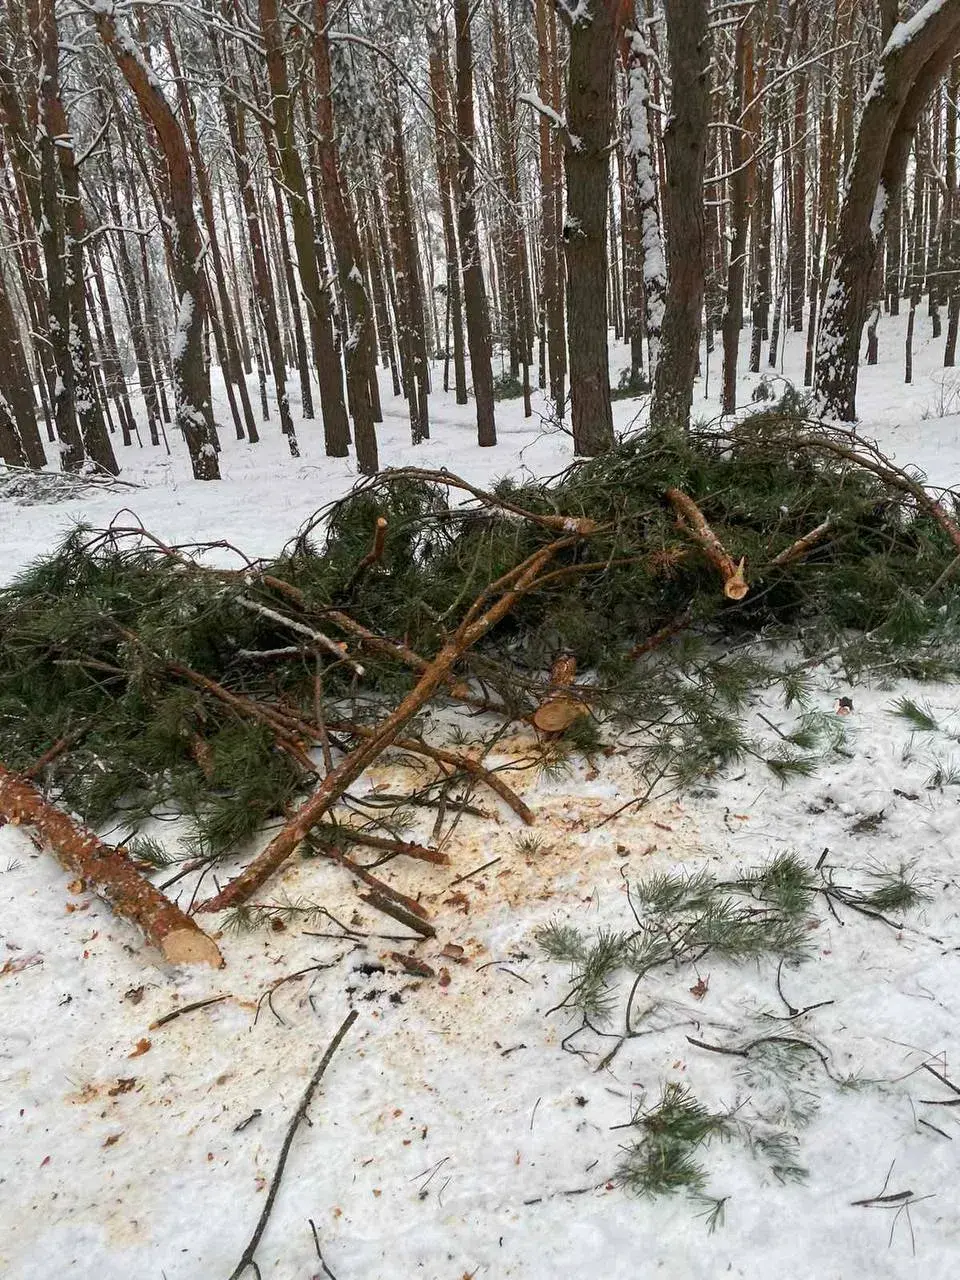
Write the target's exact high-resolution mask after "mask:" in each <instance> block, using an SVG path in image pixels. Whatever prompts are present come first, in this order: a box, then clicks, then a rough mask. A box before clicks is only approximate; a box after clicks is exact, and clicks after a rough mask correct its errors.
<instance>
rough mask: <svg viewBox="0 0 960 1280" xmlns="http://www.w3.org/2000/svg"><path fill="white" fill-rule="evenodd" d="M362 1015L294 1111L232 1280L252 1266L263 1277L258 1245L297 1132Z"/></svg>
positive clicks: (352, 1015) (332, 1048)
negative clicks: (268, 1185) (250, 1234)
mask: <svg viewBox="0 0 960 1280" xmlns="http://www.w3.org/2000/svg"><path fill="white" fill-rule="evenodd" d="M358 1016H359V1015H358V1014H357V1011H356V1009H351V1010H350V1012H349V1013H348V1014H347V1016H346V1017H345V1018H344V1020H343V1022H342V1023H341V1024H340V1028H339V1030H338V1031H337V1034H336V1035H335V1036H334V1037H333V1039H332V1040H331V1041H330V1044H329V1046H328V1048H327V1051H326V1053H325V1054H324V1055H323V1057H322V1058H321V1059H320V1064H319V1066H318V1067H317V1069H316V1071H315V1072H314V1073H313V1075H312V1076H311V1078H310V1083H309V1084H308V1085H307V1087H306V1090H305V1092H304V1095H303V1097H302V1098H301V1100H300V1105H299V1107H297V1109H296V1111H295V1112H294V1115H293V1119H292V1120H291V1121H290V1125H289V1127H288V1129H287V1134H286V1137H285V1138H284V1140H283V1146H282V1147H281V1148H280V1155H279V1156H278V1158H277V1168H276V1171H275V1172H274V1175H273V1177H272V1178H271V1180H270V1187H269V1190H268V1191H267V1198H266V1201H265V1203H264V1206H263V1209H262V1211H261V1213H260V1218H259V1220H258V1222H257V1225H256V1227H255V1228H254V1232H253V1235H252V1236H251V1237H250V1242H249V1244H248V1245H247V1247H246V1248H245V1249H244V1251H243V1254H242V1255H241V1257H240V1261H239V1262H238V1263H237V1265H236V1267H235V1268H234V1269H233V1271H232V1272H231V1273H230V1280H240V1277H241V1276H242V1275H243V1273H244V1272H245V1271H246V1270H247V1268H248V1267H253V1268H254V1270H255V1271H256V1272H257V1274H258V1275H259V1269H258V1268H257V1264H256V1263H255V1262H254V1260H253V1259H254V1255H255V1254H256V1252H257V1246H258V1245H259V1243H260V1238H261V1237H262V1235H263V1233H264V1231H265V1230H266V1226H267V1223H268V1222H269V1220H270V1213H271V1210H272V1209H273V1202H274V1201H275V1200H276V1198H277V1192H278V1191H279V1190H280V1180H281V1178H282V1177H283V1171H284V1169H285V1168H286V1164H287V1157H288V1156H289V1154H290V1148H291V1147H292V1146H293V1139H294V1138H295V1137H296V1133H297V1130H298V1129H299V1128H300V1124H301V1122H302V1121H303V1119H304V1118H305V1116H306V1114H307V1111H308V1110H309V1107H310V1103H311V1102H312V1101H313V1095H314V1094H315V1093H316V1092H317V1088H318V1086H319V1084H320V1081H321V1080H322V1078H323V1073H324V1072H325V1071H326V1069H327V1067H328V1066H329V1065H330V1062H331V1061H332V1059H333V1055H334V1054H335V1053H336V1052H337V1050H338V1049H339V1048H340V1043H341V1041H342V1040H343V1038H344V1036H345V1035H346V1034H347V1032H348V1031H349V1030H350V1028H351V1027H352V1026H353V1024H354V1023H355V1022H356V1020H357V1017H358Z"/></svg>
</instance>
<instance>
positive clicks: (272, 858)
mask: <svg viewBox="0 0 960 1280" xmlns="http://www.w3.org/2000/svg"><path fill="white" fill-rule="evenodd" d="M575 541H576V537H574V536H570V537H566V538H558V539H556V540H555V541H554V542H551V543H548V544H547V546H545V547H541V548H540V550H539V551H537V552H535V553H534V554H533V555H532V556H529V557H528V558H527V559H526V560H524V561H523V563H522V564H520V565H518V566H517V567H516V568H515V569H512V570H510V572H509V573H506V574H504V575H503V577H502V578H500V579H499V580H498V581H497V582H496V583H493V584H492V585H491V586H490V587H488V588H486V590H485V591H484V592H483V593H482V594H481V596H480V597H478V599H477V600H476V601H475V602H474V604H473V605H472V606H471V608H470V609H469V610H468V612H467V616H466V617H465V618H464V620H463V622H462V623H461V624H460V626H459V627H458V628H457V631H456V632H455V633H454V635H453V637H452V639H451V640H449V641H448V642H447V644H445V645H444V647H443V648H442V649H441V650H440V653H439V654H438V655H437V657H436V658H435V659H434V661H433V662H432V663H431V664H430V667H429V669H428V670H427V671H425V672H424V673H423V675H422V676H421V677H420V679H419V680H418V681H417V683H416V685H415V686H414V687H413V689H411V690H410V692H409V693H408V694H407V696H406V697H405V698H404V699H403V701H402V702H401V703H400V704H399V706H397V707H396V708H395V709H394V710H393V711H392V712H391V713H390V715H388V716H387V718H386V719H385V720H384V721H383V723H382V724H381V725H380V726H379V727H378V728H377V729H376V730H374V732H373V733H372V735H371V736H370V737H369V738H366V739H365V741H364V742H362V743H361V744H360V746H359V747H357V748H356V749H355V750H354V751H351V752H350V754H349V755H347V756H346V757H345V758H344V759H343V760H341V762H340V763H339V764H338V765H337V767H336V768H335V769H333V770H332V771H331V772H330V773H328V774H327V776H326V777H325V778H324V779H323V781H322V782H321V784H320V786H319V787H318V788H317V790H316V791H315V792H314V794H313V795H312V796H311V797H310V798H309V799H308V800H307V801H305V802H304V803H303V804H302V805H301V806H300V808H299V809H298V810H297V813H296V814H295V815H294V817H293V818H292V819H291V820H290V821H289V822H288V823H286V825H285V826H284V827H283V828H282V829H281V830H280V831H279V832H278V833H277V835H275V836H274V838H273V839H272V840H271V841H270V843H269V844H268V845H267V847H266V849H264V850H263V852H262V853H260V854H259V855H258V856H257V857H256V858H254V860H253V861H252V862H251V863H250V865H249V866H248V867H247V868H246V870H245V871H242V872H241V873H240V874H239V875H238V876H236V877H235V878H234V879H233V880H231V881H230V883H229V884H228V885H226V886H225V887H224V888H223V889H222V890H221V891H220V892H219V893H218V894H216V895H215V896H214V897H213V898H210V899H208V900H207V901H206V902H203V903H201V905H200V907H199V910H201V911H225V910H228V909H230V908H233V907H237V906H241V905H242V904H243V903H244V902H246V901H247V899H248V898H249V897H250V896H251V895H252V894H253V893H254V892H256V890H257V889H259V888H260V887H261V885H263V884H264V883H265V882H266V881H267V880H268V879H269V878H270V876H272V875H273V874H274V873H275V872H276V871H278V870H279V869H280V867H282V866H283V864H284V863H285V862H286V860H287V859H288V858H289V857H290V856H291V854H292V853H293V852H294V850H295V849H296V848H297V846H298V845H299V844H300V843H301V841H302V840H304V839H305V838H306V836H307V835H308V834H309V832H310V831H312V830H313V828H314V827H315V826H316V825H317V823H318V822H319V821H320V819H321V818H322V817H323V815H324V814H325V813H327V812H328V810H329V809H330V808H331V807H332V806H333V805H334V804H335V803H336V802H337V800H339V798H340V797H341V796H342V795H343V793H344V791H346V789H347V787H349V786H350V784H351V783H352V782H354V781H355V780H356V779H357V778H358V777H359V776H360V775H361V774H362V773H363V772H364V770H365V769H367V768H368V767H369V766H370V765H371V764H372V763H373V762H374V760H376V759H377V758H378V757H379V756H380V755H381V754H382V753H383V752H384V751H385V750H386V749H387V747H389V746H391V745H392V744H393V743H394V741H395V740H396V739H397V738H398V737H399V736H400V733H401V731H402V729H403V727H404V725H406V724H408V723H409V721H411V720H412V719H413V718H414V716H416V715H417V714H418V712H419V711H420V709H421V708H422V707H423V706H424V705H425V704H426V703H427V702H428V701H429V700H430V698H431V697H433V695H434V694H435V693H436V691H437V689H438V688H439V686H440V685H441V684H443V683H444V681H445V680H446V678H447V676H448V675H449V674H450V673H451V672H452V671H453V669H454V667H455V666H456V664H457V663H458V662H459V661H460V659H461V658H462V657H463V655H464V654H465V653H466V652H467V650H468V649H470V648H472V647H473V646H474V645H475V644H476V643H477V642H478V641H479V640H481V639H482V638H483V637H484V636H485V635H486V634H487V632H488V631H489V630H490V628H491V627H493V626H495V625H496V624H497V623H498V622H500V621H501V620H502V619H503V618H505V617H506V615H507V614H508V613H509V612H510V610H511V609H512V608H513V606H514V605H515V604H516V603H517V601H518V600H519V599H520V598H521V596H523V595H524V594H526V592H528V591H530V590H531V589H532V588H533V587H534V586H535V585H536V581H537V576H538V574H539V573H540V571H541V569H543V567H544V565H546V564H548V563H549V562H550V560H552V559H553V557H554V556H555V555H557V554H558V553H559V552H560V551H562V550H564V549H565V548H567V547H569V546H572V545H573V543H574V542H575ZM497 592H499V593H500V596H499V599H497V600H496V601H495V603H494V604H492V605H490V606H489V607H488V608H487V609H486V610H484V611H482V612H481V610H483V604H484V602H485V601H486V600H487V599H488V598H489V597H490V596H491V595H493V594H495V593H497ZM478 615H479V616H478Z"/></svg>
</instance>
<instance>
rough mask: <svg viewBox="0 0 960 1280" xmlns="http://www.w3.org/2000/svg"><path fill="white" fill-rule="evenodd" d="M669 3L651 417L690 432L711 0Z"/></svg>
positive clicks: (700, 285) (699, 301) (699, 306)
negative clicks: (663, 275)
mask: <svg viewBox="0 0 960 1280" xmlns="http://www.w3.org/2000/svg"><path fill="white" fill-rule="evenodd" d="M664 9H665V12H666V17H667V43H668V50H669V59H670V79H671V94H672V102H671V111H670V117H669V119H668V121H667V126H666V129H665V130H664V134H663V147H664V152H665V153H666V163H667V182H666V187H665V190H664V199H663V208H664V223H665V227H666V244H667V281H668V289H667V301H666V307H665V310H664V316H663V341H662V344H661V352H660V360H659V361H658V363H657V373H656V377H655V378H654V384H653V400H652V403H651V405H650V422H651V425H653V426H654V427H657V428H668V429H673V430H677V429H679V430H687V429H688V428H689V425H690V406H691V403H692V401H693V380H694V378H695V377H696V373H697V363H698V360H699V354H700V323H701V313H702V311H703V294H704V223H703V219H704V212H703V172H704V165H705V164H706V156H707V133H708V130H707V122H708V115H709V82H708V75H709V66H710V40H709V34H708V22H707V5H706V0H665V2H664Z"/></svg>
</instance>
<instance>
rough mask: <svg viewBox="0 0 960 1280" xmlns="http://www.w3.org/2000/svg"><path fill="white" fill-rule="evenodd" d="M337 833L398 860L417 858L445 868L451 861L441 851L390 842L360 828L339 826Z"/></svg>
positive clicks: (420, 845)
mask: <svg viewBox="0 0 960 1280" xmlns="http://www.w3.org/2000/svg"><path fill="white" fill-rule="evenodd" d="M336 830H337V833H338V835H339V836H341V837H342V838H343V839H345V840H348V841H351V842H352V843H353V844H362V845H366V846H367V847H368V848H370V849H379V850H380V851H381V852H382V853H389V854H391V855H393V856H394V857H398V858H415V859H416V860H417V861H419V862H433V863H435V864H436V865H437V866H440V867H445V866H448V865H449V863H450V859H449V858H448V857H447V855H446V854H445V853H442V852H441V851H440V850H439V849H431V848H430V847H429V846H428V845H423V844H415V843H413V842H411V841H409V840H390V839H388V838H387V837H386V836H375V835H373V834H371V833H370V832H369V831H361V830H360V829H359V828H358V827H348V826H342V825H340V826H338V827H337V828H336Z"/></svg>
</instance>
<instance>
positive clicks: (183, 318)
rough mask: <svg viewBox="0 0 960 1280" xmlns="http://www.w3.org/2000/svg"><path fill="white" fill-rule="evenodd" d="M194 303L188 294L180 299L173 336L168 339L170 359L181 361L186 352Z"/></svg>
mask: <svg viewBox="0 0 960 1280" xmlns="http://www.w3.org/2000/svg"><path fill="white" fill-rule="evenodd" d="M195 308H196V303H195V302H194V300H193V297H192V295H191V294H189V293H185V294H183V295H182V296H181V298H180V305H179V307H178V309H177V322H176V325H175V327H174V331H173V334H172V336H171V339H170V359H171V360H174V361H176V360H182V359H183V357H184V355H185V354H186V350H187V337H188V335H189V332H190V323H191V321H192V320H193V313H194V310H195Z"/></svg>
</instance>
